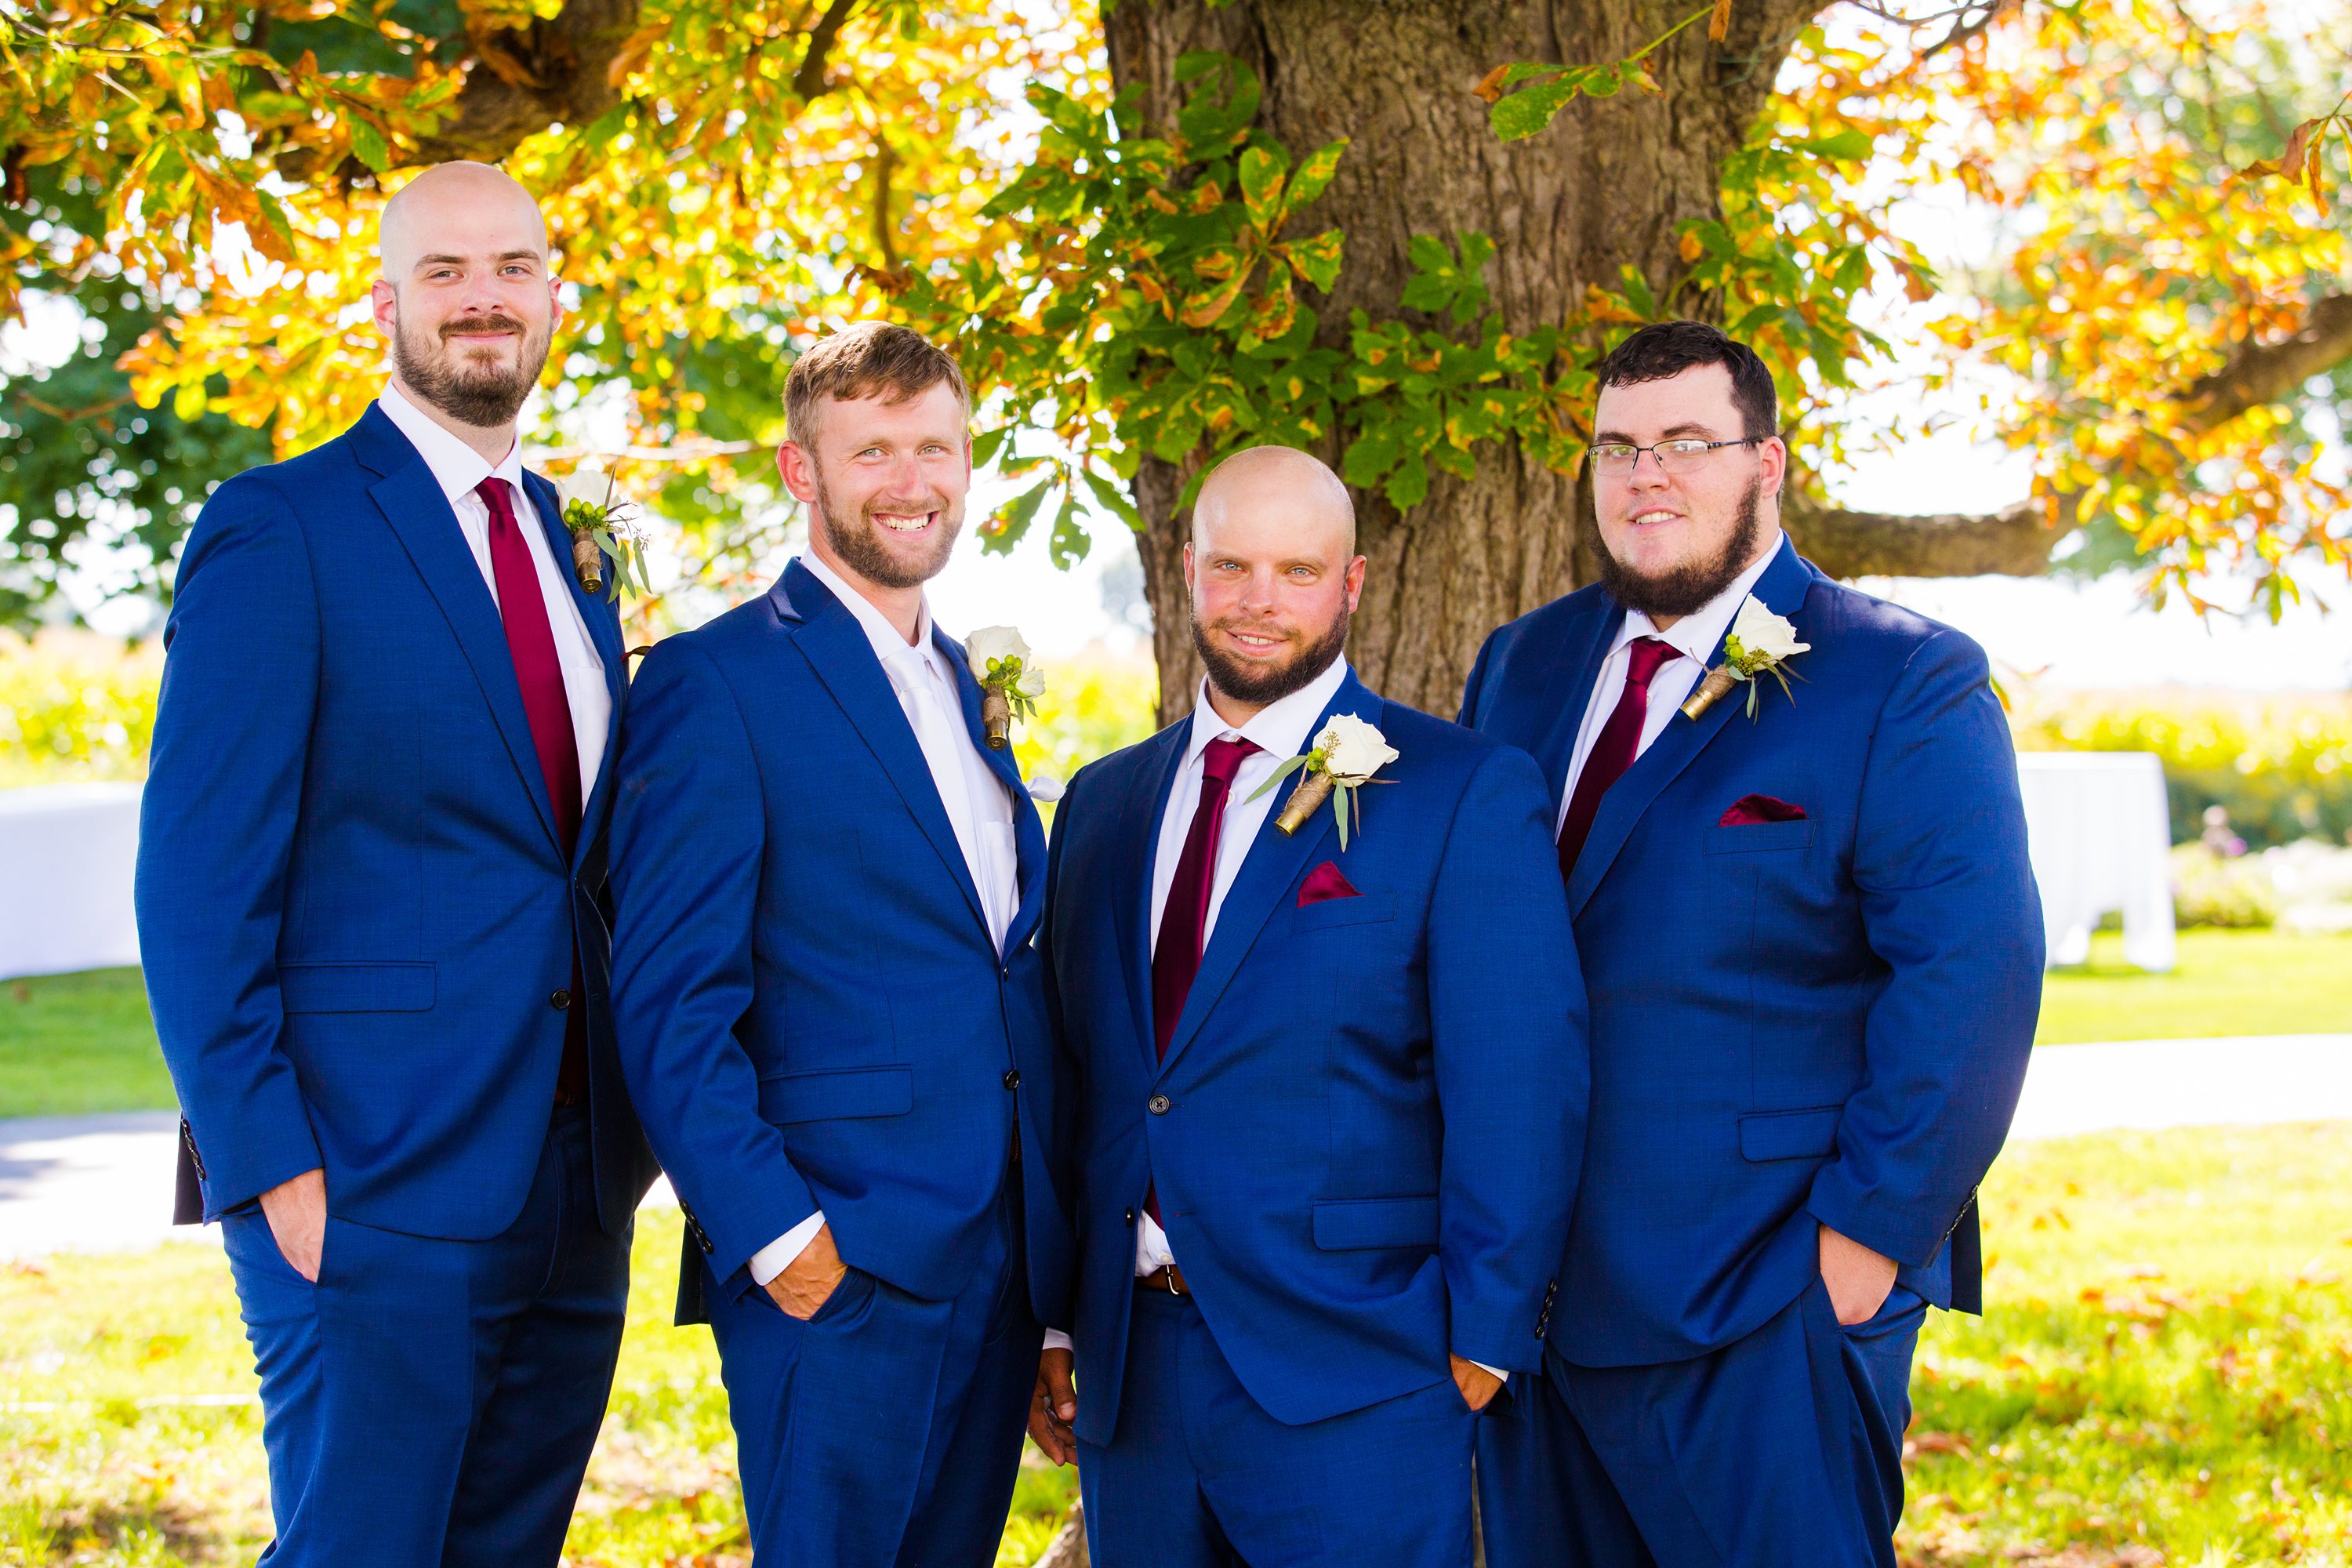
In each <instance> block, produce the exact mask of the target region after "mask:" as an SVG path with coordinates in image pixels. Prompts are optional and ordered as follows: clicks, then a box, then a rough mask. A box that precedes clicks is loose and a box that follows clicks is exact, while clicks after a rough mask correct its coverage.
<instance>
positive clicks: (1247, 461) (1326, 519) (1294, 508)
mask: <svg viewBox="0 0 2352 1568" xmlns="http://www.w3.org/2000/svg"><path fill="white" fill-rule="evenodd" d="M1240 518H1248V519H1251V520H1262V521H1276V520H1280V524H1281V526H1282V527H1283V528H1284V529H1285V530H1286V531H1292V530H1295V531H1297V533H1298V535H1299V538H1300V540H1301V542H1311V543H1313V544H1315V545H1318V546H1321V547H1322V548H1323V550H1324V551H1325V552H1328V554H1330V555H1332V556H1334V557H1336V558H1337V559H1339V560H1341V561H1345V560H1346V559H1347V558H1348V557H1349V556H1351V555H1353V554H1355V552H1356V503H1355V500H1353V499H1352V498H1351V497H1350V496H1349V494H1348V487H1347V486H1346V485H1344V484H1342V483H1340V481H1339V475H1337V474H1335V473H1333V472H1332V471H1331V470H1330V469H1329V468H1327V467H1325V466H1324V465H1323V464H1322V463H1321V462H1319V461H1318V460H1317V459H1316V458H1311V457H1309V456H1308V455H1307V454H1306V453H1305V452H1302V451H1300V450H1299V449H1298V448H1297V447H1244V448H1243V449H1242V450H1241V451H1238V452H1235V453H1234V455H1233V456H1232V457H1230V458H1226V459H1225V460H1224V461H1223V462H1222V463H1219V464H1218V465H1217V466H1216V467H1215V468H1213V469H1212V470H1211V471H1210V473H1209V477H1208V478H1207V479H1205V480H1203V481H1202V485H1201V494H1200V497H1199V499H1198V500H1194V501H1193V503H1192V538H1193V540H1194V541H1195V542H1200V541H1202V540H1203V539H1205V538H1207V537H1208V534H1209V532H1210V531H1213V530H1214V529H1216V528H1218V527H1220V526H1221V525H1223V523H1225V522H1226V521H1229V520H1234V519H1240Z"/></svg>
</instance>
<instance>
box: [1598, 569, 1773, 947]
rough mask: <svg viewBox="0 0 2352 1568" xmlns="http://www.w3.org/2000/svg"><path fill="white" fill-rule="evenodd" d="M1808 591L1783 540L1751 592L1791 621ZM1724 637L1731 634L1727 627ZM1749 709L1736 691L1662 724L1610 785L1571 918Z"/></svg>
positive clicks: (1718, 654)
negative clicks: (1649, 818) (1667, 794)
mask: <svg viewBox="0 0 2352 1568" xmlns="http://www.w3.org/2000/svg"><path fill="white" fill-rule="evenodd" d="M1811 588H1812V568H1811V567H1810V566H1808V565H1806V564H1805V563H1804V562H1803V561H1802V560H1801V559H1799V558H1798V555H1797V547H1796V546H1795V545H1793V544H1791V543H1790V542H1788V541H1787V540H1786V539H1785V538H1784V539H1783V540H1782V541H1781V542H1780V552H1779V553H1778V554H1776V555H1774V556H1773V558H1772V563H1771V564H1770V565H1769V566H1767V567H1766V568H1765V569H1764V574H1763V575H1762V576H1761V577H1759V578H1758V579H1757V580H1756V586H1755V587H1754V588H1753V589H1752V590H1751V593H1752V594H1753V595H1754V596H1755V597H1756V598H1758V599H1760V600H1762V601H1763V604H1764V607H1765V608H1766V609H1768V610H1770V611H1771V612H1772V613H1773V614H1774V615H1777V616H1792V617H1793V616H1796V615H1798V614H1799V613H1800V612H1801V609H1802V606H1803V605H1804V602H1805V595H1807V594H1808V593H1809V592H1811ZM1803 629H1804V628H1803V626H1799V627H1798V630H1799V631H1800V632H1802V631H1803ZM1724 635H1725V636H1726V637H1728V636H1729V635H1730V633H1729V630H1728V628H1727V629H1726V631H1725V634H1724ZM1722 662H1723V643H1722V641H1721V640H1720V639H1718V640H1717V643H1716V646H1715V650H1714V652H1713V653H1711V654H1709V655H1708V656H1707V660H1706V667H1707V668H1709V669H1712V668H1715V667H1716V666H1717V665H1718V664H1720V663H1722ZM1747 708H1748V694H1747V692H1746V691H1745V690H1743V689H1737V688H1735V689H1733V690H1732V692H1731V694H1730V695H1729V696H1727V697H1726V698H1724V699H1723V700H1721V701H1719V702H1717V704H1716V705H1715V706H1714V707H1712V708H1710V709H1708V710H1706V712H1705V713H1704V714H1702V715H1700V716H1699V717H1698V718H1696V719H1690V718H1687V717H1685V715H1683V714H1682V713H1680V712H1677V713H1675V716H1674V717H1673V718H1672V719H1669V720H1668V721H1666V727H1665V729H1664V730H1663V731H1660V732H1659V735H1658V738H1657V739H1656V740H1655V741H1654V742H1651V745H1650V749H1649V750H1648V751H1646V752H1643V753H1642V754H1641V755H1640V756H1639V757H1637V758H1635V759H1634V762H1633V766H1632V767H1630V768H1627V769H1626V770H1625V773H1624V776H1623V777H1622V778H1620V779H1619V780H1618V781H1617V782H1616V783H1615V784H1612V785H1610V786H1609V793H1608V794H1606V795H1602V796H1601V809H1600V810H1599V811H1598V812H1597V813H1596V814H1594V816H1593V818H1592V831H1591V834H1590V835H1589V836H1587V837H1586V838H1585V840H1584V848H1583V851H1582V852H1581V853H1580V854H1579V855H1578V856H1577V859H1576V874H1575V875H1574V876H1572V877H1571V878H1570V879H1569V883H1568V912H1569V913H1570V915H1571V916H1574V915H1578V914H1581V913H1582V912H1583V910H1584V906H1585V904H1586V902H1587V901H1588V900H1591V897H1592V893H1593V889H1596V888H1598V887H1599V886H1600V885H1601V878H1603V877H1605V876H1607V875H1608V873H1609V868H1610V865H1611V863H1612V862H1613V861H1614V860H1615V859H1616V858H1617V854H1618V851H1620V850H1622V848H1624V847H1625V841H1626V840H1627V839H1628V838H1629V837H1632V836H1633V828H1634V826H1636V825H1637V824H1639V823H1640V822H1641V820H1642V816H1643V813H1645V812H1647V811H1648V810H1649V809H1650V803H1651V802H1653V801H1654V800H1656V799H1657V798H1658V795H1659V793H1660V792H1661V791H1663V790H1664V788H1665V787H1666V786H1667V785H1668V784H1672V783H1674V781H1675V779H1676V778H1678V777H1680V776H1681V774H1682V772H1683V770H1684V769H1685V768H1687V767H1688V766H1690V764H1691V763H1692V761H1693V760H1694V759H1696V757H1697V756H1698V754H1699V752H1702V751H1704V750H1706V743H1707V742H1709V741H1712V740H1714V739H1715V737H1716V736H1717V735H1719V734H1721V733H1722V732H1723V727H1724V726H1725V725H1726V724H1727V723H1729V722H1730V721H1731V717H1732V715H1733V714H1735V713H1739V714H1745V712H1746V711H1747Z"/></svg>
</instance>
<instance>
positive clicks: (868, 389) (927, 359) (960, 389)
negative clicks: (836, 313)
mask: <svg viewBox="0 0 2352 1568" xmlns="http://www.w3.org/2000/svg"><path fill="white" fill-rule="evenodd" d="M941 382H945V383H947V384H948V385H950V387H952V388H954V389H955V395H956V402H957V404H958V405H960V406H961V408H962V409H963V411H964V416H965V417H966V418H967V419H969V418H970V417H971V391H970V390H969V389H968V388H967V387H966V386H965V385H964V380H963V372H962V371H961V369H959V368H957V365H956V362H955V359H954V357H953V356H952V355H950V353H948V352H947V351H946V350H945V349H943V348H941V347H940V345H939V344H937V343H935V342H931V340H930V339H929V338H927V337H925V336H923V334H922V333H920V332H919V331H915V330H914V329H913V328H911V327H902V326H900V325H898V323H897V322H895V321H860V322H858V323H857V324H856V326H852V327H844V328H843V329H842V330H841V331H837V332H835V333H834V334H833V335H832V336H830V337H827V338H823V339H820V340H819V341H818V342H815V343H814V344H813V345H811V346H810V348H809V349H808V351H807V352H806V353H803V354H802V355H801V357H800V358H798V359H796V360H794V361H793V368H792V369H791V370H790V371H788V372H786V373H785V374H784V431H785V439H786V440H789V441H791V442H792V443H793V445H795V446H797V447H800V448H801V449H802V450H803V451H808V450H809V448H810V443H811V442H812V441H813V440H814V439H815V437H816V428H817V422H818V415H817V411H818V410H819V409H820V408H822V407H823V406H824V404H825V402H826V400H827V399H830V398H836V397H837V398H841V399H843V400H845V401H846V400H849V399H852V398H859V397H872V396H875V395H877V394H879V395H881V397H882V399H883V401H884V402H886V403H904V402H906V401H907V399H908V398H910V397H920V396H921V395H923V394H924V393H926V392H929V390H930V389H931V388H933V387H935V386H937V385H939V384H940V383H941Z"/></svg>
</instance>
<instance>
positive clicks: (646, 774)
mask: <svg viewBox="0 0 2352 1568" xmlns="http://www.w3.org/2000/svg"><path fill="white" fill-rule="evenodd" d="M933 635H934V637H936V639H937V644H938V647H940V650H941V651H942V652H943V653H944V654H945V655H946V657H947V660H948V662H949V664H950V666H952V667H953V668H954V669H955V670H956V671H957V679H958V681H959V683H960V685H961V689H962V692H963V707H964V718H965V721H966V722H967V723H968V724H969V725H970V726H971V732H972V735H973V737H974V741H975V743H980V740H981V737H982V734H983V731H982V727H981V719H980V703H981V693H980V688H979V685H978V683H977V682H975V681H974V680H973V679H972V678H971V672H970V670H969V669H968V668H966V666H965V661H964V655H963V650H962V649H961V647H958V646H957V645H956V644H955V643H954V642H953V641H952V640H950V638H949V637H946V636H945V635H944V634H940V633H938V632H936V631H935V632H934V634H933ZM982 752H983V754H984V755H985V756H986V757H987V759H988V761H989V763H990V764H991V765H992V767H993V768H994V769H995V771H996V773H997V776H998V777H999V778H1001V779H1003V782H1004V785H1005V788H1006V789H1007V790H1009V791H1011V792H1012V795H1013V822H1014V828H1015V837H1016V841H1017V847H1018V849H1019V852H1020V858H1021V889H1022V896H1021V907H1020V912H1019V913H1018V914H1017V915H1016V916H1015V917H1014V919H1013V924H1012V926H1011V927H1010V928H1009V929H1008V931H1006V933H1005V939H1004V952H1003V958H1002V959H1001V960H1000V958H999V957H998V954H997V950H996V947H995V944H994V943H993V942H992V941H991V940H990V937H989V931H988V927H987V924H986V923H985V921H983V920H982V914H981V905H980V895H979V893H978V891H977V890H976V889H974V887H973V884H972V880H971V871H970V869H969V868H968V867H967V866H966V864H965V862H964V858H963V851H962V849H961V847H959V846H958V844H957V842H956V837H955V829H954V828H953V827H952V826H950V823H949V821H948V816H947V812H946V809H945V808H944V807H943V806H942V805H940V796H939V791H938V789H937V787H936V786H935V785H934V784H932V782H931V775H930V770H929V767H928V766H927V765H926V763H924V761H923V752H922V748H921V746H920V744H919V742H917V741H916V739H915V732H914V731H913V729H912V728H911V727H909V725H908V722H907V718H906V714H905V712H904V710H901V709H900V707H899V706H898V698H897V696H896V695H895V694H894V693H893V692H892V690H891V689H890V682H889V678H888V677H887V676H886V675H885V674H884V673H883V670H882V665H881V661H880V660H879V659H877V658H875V657H874V648H873V645H872V644H870V643H869V642H868V641H867V640H866V633H865V632H864V630H863V629H861V628H860V626H858V624H857V620H856V617H855V616H852V615H851V614H850V612H849V611H848V610H847V609H846V608H845V606H844V605H842V604H841V603H840V601H838V600H837V599H835V597H834V596H833V595H832V594H831V593H829V592H828V591H827V590H826V588H825V587H824V584H821V583H819V582H818V581H817V580H816V578H815V577H814V575H813V574H810V573H809V572H808V571H807V570H806V569H805V568H803V567H802V566H801V565H800V564H799V563H797V562H795V563H793V565H792V566H791V567H790V568H788V569H787V570H786V571H785V573H784V575H783V578H782V581H781V582H779V583H778V584H776V586H775V587H774V589H773V590H772V591H771V592H770V593H768V594H765V595H761V597H759V598H756V599H753V600H751V601H750V602H749V603H746V604H743V605H738V606H737V607H736V608H735V609H733V610H730V611H729V612H728V613H727V614H726V615H723V616H719V618H718V619H716V620H714V621H712V622H710V623H709V625H708V626H703V627H701V628H700V629H699V630H697V631H692V632H687V633H684V634H682V635H680V636H677V637H669V638H667V639H666V640H665V641H664V642H662V643H661V645H660V646H659V647H656V648H655V649H654V651H653V652H652V653H651V654H650V655H648V656H647V657H646V660H645V667H644V668H642V669H641V670H639V671H638V673H637V678H636V683H635V688H634V689H633V690H632V692H631V694H630V700H629V727H628V733H627V735H626V736H625V737H624V738H623V741H622V745H621V762H620V775H621V784H620V789H619V795H618V798H617V800H616V801H615V803H614V810H613V829H612V834H613V889H614V903H615V906H616V923H615V927H614V942H613V964H614V1009H615V1011H616V1013H617V1014H618V1016H619V1028H620V1039H621V1058H622V1062H623V1065H624V1066H625V1068H626V1070H627V1072H628V1075H629V1086H630V1089H631V1091H632V1092H633V1093H634V1094H635V1096H636V1099H637V1104H638V1107H639V1108H640V1110H641V1111H642V1113H643V1114H644V1116H645V1120H646V1132H647V1134H648V1135H649V1136H650V1137H651V1138H652V1140H653V1144H654V1148H655V1149H656V1151H657V1152H659V1153H660V1154H661V1156H662V1163H663V1165H664V1166H665V1167H666V1168H667V1170H668V1172H669V1173H670V1178H671V1180H672V1181H673V1182H674V1183H676V1184H677V1190H678V1194H679V1197H680V1198H681V1200H682V1201H683V1202H684V1203H685V1204H686V1205H687V1208H688V1214H689V1215H691V1216H692V1221H693V1224H692V1226H691V1235H690V1237H689V1241H688V1247H689V1248H690V1249H692V1250H694V1251H697V1252H698V1253H700V1254H701V1255H703V1256H704V1258H705V1261H706V1262H707V1264H708V1267H709V1273H710V1277H711V1278H712V1279H714V1280H716V1281H718V1282H719V1283H720V1285H721V1286H722V1287H723V1288H725V1289H730V1290H732V1291H735V1292H738V1293H740V1292H742V1291H744V1290H748V1289H752V1285H751V1274H750V1271H749V1269H748V1268H746V1267H745V1265H746V1264H748V1263H749V1262H750V1260H751V1255H752V1254H753V1253H754V1252H757V1251H758V1250H759V1249H760V1248H761V1247H765V1246H767V1245H768V1244H769V1243H770V1242H772V1241H773V1240H775V1239H776V1238H777V1237H780V1236H782V1235H783V1234H784V1233H785V1232H786V1231H788V1230H790V1229H792V1227H793V1226H796V1225H798V1224H799V1223H800V1222H801V1221H802V1220H803V1219H806V1218H807V1217H808V1216H809V1215H812V1214H814V1213H815V1212H816V1211H817V1210H818V1209H820V1208H821V1209H823V1210H824V1215H825V1221H826V1223H827V1224H828V1225H829V1226H831V1227H832V1230H833V1234H834V1241H835V1246H836V1247H838V1248H839V1249H840V1252H841V1256H842V1257H843V1258H845V1260H847V1261H848V1262H850V1263H852V1264H855V1265H856V1267H857V1268H862V1269H864V1270H866V1272H867V1273H869V1274H873V1275H876V1276H877V1277H879V1278H881V1279H886V1280H887V1281H889V1282H890V1283H891V1284H893V1285H895V1286H897V1287H898V1288H899V1289H902V1290H905V1291H908V1293H910V1294H912V1295H915V1296H919V1297H922V1298H925V1299H928V1300H946V1299H948V1298H950V1297H951V1296H953V1295H955V1294H956V1292H957V1291H958V1290H959V1289H961V1288H962V1286H963V1285H964V1284H965V1282H966V1276H967V1274H968V1273H969V1268H970V1265H969V1262H968V1259H969V1258H970V1257H971V1254H972V1252H973V1251H974V1250H975V1249H976V1247H977V1245H978V1241H979V1238H980V1237H981V1235H982V1230H983V1229H984V1227H985V1226H987V1225H988V1224H989V1223H991V1216H992V1209H993V1205H995V1203H996V1201H997V1196H998V1194H999V1192H1000V1191H1001V1189H1002V1184H1003V1181H1004V1179H1005V1173H1006V1163H1007V1161H1008V1159H1009V1158H1010V1157H1011V1155H1012V1153H1013V1147H1014V1142H1015V1140H1016V1139H1017V1140H1018V1142H1019V1148H1020V1157H1021V1161H1022V1164H1023V1168H1024V1176H1025V1178H1026V1179H1025V1180H1024V1183H1023V1191H1024V1194H1025V1199H1026V1208H1025V1215H1024V1217H1025V1221H1026V1228H1027V1235H1028V1247H1029V1259H1028V1267H1029V1288H1030V1294H1031V1299H1032V1301H1033V1302H1034V1306H1035V1310H1036V1312H1037V1314H1038V1316H1039V1317H1040V1318H1041V1319H1043V1320H1044V1321H1046V1322H1048V1323H1053V1322H1056V1321H1059V1320H1060V1318H1061V1316H1062V1312H1061V1308H1060V1303H1061V1302H1062V1301H1063V1300H1064V1299H1065V1298H1066V1294H1067V1291H1068V1278H1069V1239H1068V1237H1069V1231H1068V1223H1067V1220H1066V1217H1065V1215H1064V1214H1063V1211H1062V1206H1061V1204H1060V1201H1059V1199H1058V1197H1057V1195H1056V1194H1055V1189H1054V1185H1053V1183H1052V1181H1051V1179H1050V1172H1049V1170H1048V1167H1047V1163H1046V1159H1045V1154H1046V1150H1047V1148H1048V1147H1049V1143H1048V1138H1049V1134H1050V1131H1051V1129H1052V1126H1053V1119H1054V1114H1055V1111H1054V1098H1053V1097H1054V1065H1053V1049H1052V1043H1051V1041H1050V1039H1049V1037H1048V1035H1047V1030H1046V1024H1045V993H1044V976H1043V974H1042V973H1041V970H1040V966H1039V963H1038V957H1037V952H1036V949H1035V948H1034V945H1033V944H1032V943H1031V942H1030V936H1031V933H1032V932H1033V931H1034V930H1035V927H1036V923H1037V915H1038V908H1039V904H1040V902H1041V900H1043V897H1044V894H1045V833H1044V831H1043V829H1042V828H1040V827H1039V826H1038V822H1037V811H1036V807H1035V806H1034V805H1031V804H1030V801H1029V796H1028V792H1027V790H1026V789H1025V788H1024V786H1023V784H1022V782H1021V776H1020V773H1019V771H1018V770H1017V769H1016V768H1015V766H1014V765H1013V757H1012V753H1011V752H1009V751H1006V752H997V751H990V750H988V749H987V747H986V746H985V745H984V744H982ZM701 1283H702V1271H701V1270H700V1269H698V1268H688V1270H686V1272H685V1274H684V1276H683V1278H682V1279H681V1280H680V1287H681V1290H680V1313H681V1320H682V1321H687V1320H691V1319H693V1318H694V1317H696V1316H697V1314H698V1308H699V1304H700V1302H699V1288H700V1285H701Z"/></svg>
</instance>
